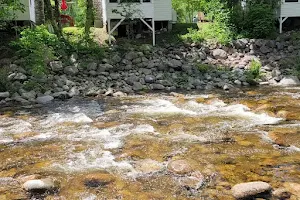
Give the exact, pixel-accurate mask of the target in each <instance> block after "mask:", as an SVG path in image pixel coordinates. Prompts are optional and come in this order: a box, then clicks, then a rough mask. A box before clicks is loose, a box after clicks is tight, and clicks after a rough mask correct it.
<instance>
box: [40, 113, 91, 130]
mask: <svg viewBox="0 0 300 200" xmlns="http://www.w3.org/2000/svg"><path fill="white" fill-rule="evenodd" d="M63 122H74V123H92V122H93V120H92V119H91V118H89V117H88V116H86V115H85V114H84V113H75V114H73V113H53V114H50V115H49V116H48V117H47V118H46V119H44V120H42V121H41V123H40V124H41V125H42V126H45V127H51V126H54V125H56V124H58V123H63Z"/></svg>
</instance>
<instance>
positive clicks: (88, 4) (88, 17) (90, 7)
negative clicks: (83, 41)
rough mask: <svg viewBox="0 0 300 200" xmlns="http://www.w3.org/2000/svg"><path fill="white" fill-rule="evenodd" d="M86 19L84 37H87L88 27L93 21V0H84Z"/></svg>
mask: <svg viewBox="0 0 300 200" xmlns="http://www.w3.org/2000/svg"><path fill="white" fill-rule="evenodd" d="M86 1H87V2H86V20H85V27H84V32H85V37H86V38H88V37H89V34H90V28H91V26H92V24H93V21H94V12H93V0H86Z"/></svg>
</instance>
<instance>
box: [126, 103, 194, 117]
mask: <svg viewBox="0 0 300 200" xmlns="http://www.w3.org/2000/svg"><path fill="white" fill-rule="evenodd" d="M140 103H141V104H142V105H136V106H131V107H129V108H128V110H127V112H128V113H144V114H149V115H157V114H186V115H196V114H197V113H195V112H194V111H192V110H186V109H181V108H179V107H177V106H176V105H174V104H173V103H172V102H170V101H167V100H164V99H154V100H144V101H142V102H140Z"/></svg>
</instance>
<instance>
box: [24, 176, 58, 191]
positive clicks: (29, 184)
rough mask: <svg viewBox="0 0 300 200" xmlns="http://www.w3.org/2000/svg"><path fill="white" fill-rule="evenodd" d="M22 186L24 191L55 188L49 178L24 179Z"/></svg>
mask: <svg viewBox="0 0 300 200" xmlns="http://www.w3.org/2000/svg"><path fill="white" fill-rule="evenodd" d="M23 188H24V189H25V190H26V191H33V190H45V191H51V190H54V189H55V188H56V186H55V183H54V181H53V180H52V179H51V178H45V179H34V180H29V181H26V182H25V183H24V184H23Z"/></svg>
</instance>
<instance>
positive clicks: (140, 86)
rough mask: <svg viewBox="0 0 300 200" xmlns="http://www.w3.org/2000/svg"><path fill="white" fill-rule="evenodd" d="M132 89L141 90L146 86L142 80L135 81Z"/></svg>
mask: <svg viewBox="0 0 300 200" xmlns="http://www.w3.org/2000/svg"><path fill="white" fill-rule="evenodd" d="M132 89H133V90H134V91H140V90H142V89H144V86H143V85H142V84H141V83H140V82H134V83H133V86H132Z"/></svg>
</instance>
